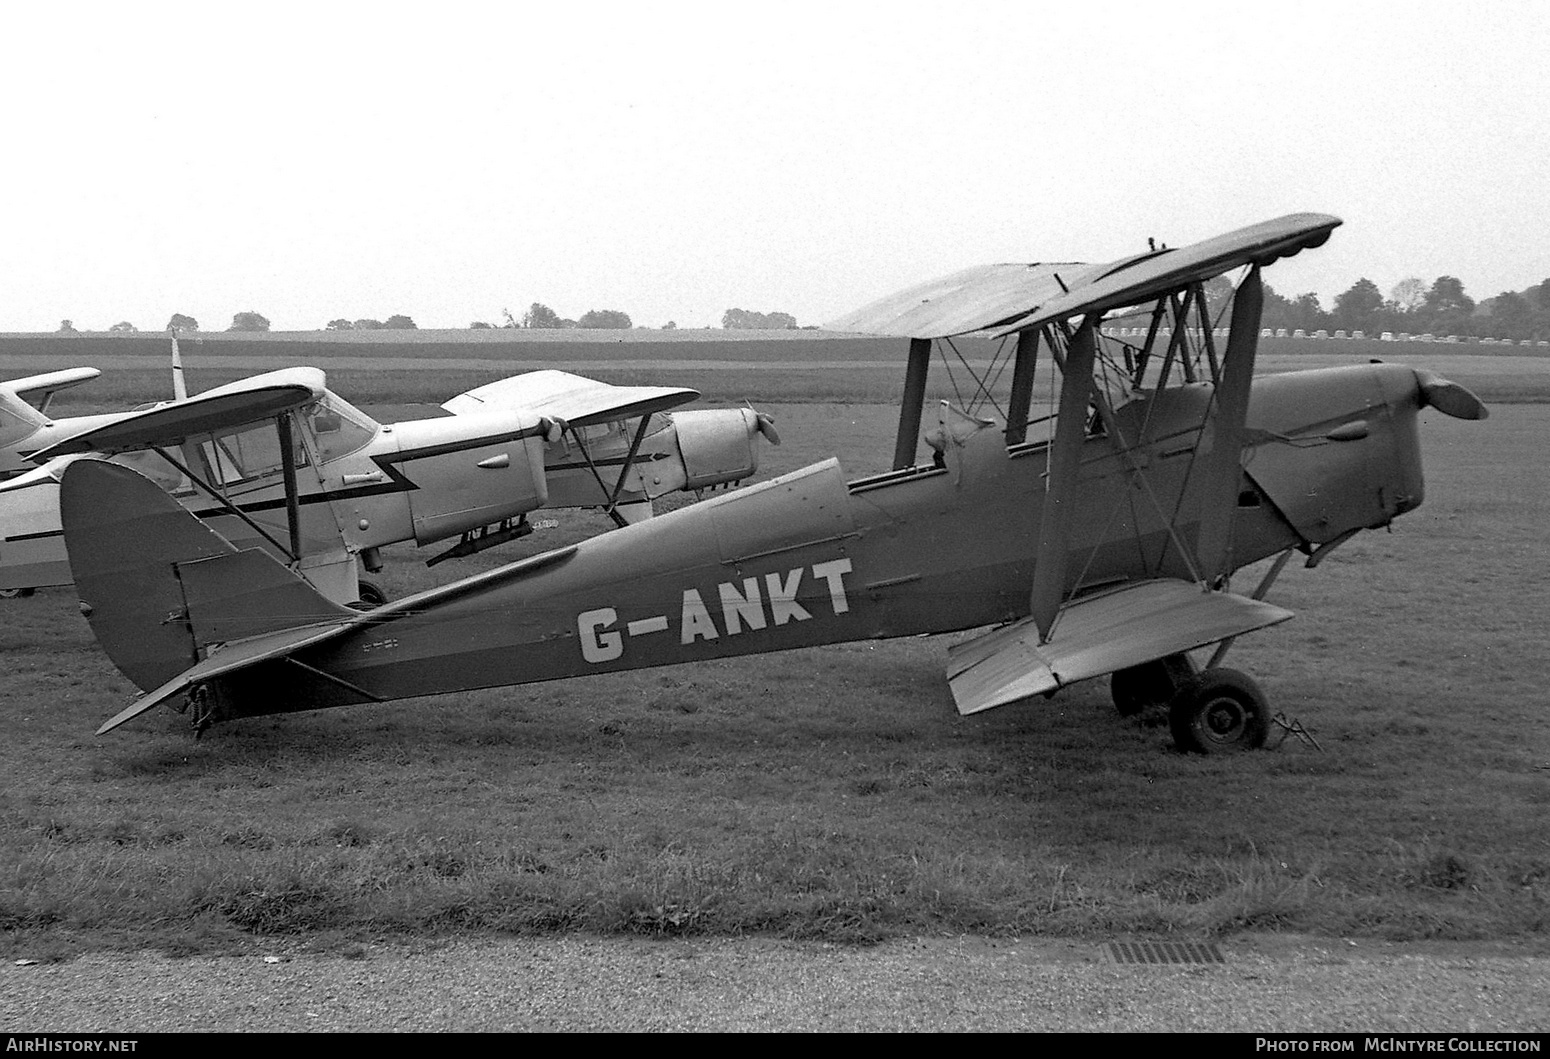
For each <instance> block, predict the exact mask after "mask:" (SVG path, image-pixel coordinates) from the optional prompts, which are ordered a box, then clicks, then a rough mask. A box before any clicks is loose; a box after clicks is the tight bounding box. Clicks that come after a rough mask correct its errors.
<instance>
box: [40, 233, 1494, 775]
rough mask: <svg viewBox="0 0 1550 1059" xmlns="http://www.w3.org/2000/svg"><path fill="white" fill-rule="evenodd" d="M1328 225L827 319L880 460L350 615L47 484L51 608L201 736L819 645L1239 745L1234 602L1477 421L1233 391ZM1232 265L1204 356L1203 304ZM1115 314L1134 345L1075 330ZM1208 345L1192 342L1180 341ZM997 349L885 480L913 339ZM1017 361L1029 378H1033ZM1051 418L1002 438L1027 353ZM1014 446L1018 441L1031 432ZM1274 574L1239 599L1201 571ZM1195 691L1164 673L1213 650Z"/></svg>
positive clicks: (106, 498) (144, 489)
mask: <svg viewBox="0 0 1550 1059" xmlns="http://www.w3.org/2000/svg"><path fill="white" fill-rule="evenodd" d="M1339 224H1340V221H1339V220H1338V219H1337V218H1335V217H1330V216H1325V215H1321V214H1295V215H1291V216H1287V217H1282V218H1279V219H1277V220H1273V221H1268V222H1265V223H1262V224H1258V225H1254V226H1252V227H1249V228H1245V229H1241V230H1239V231H1235V232H1231V233H1229V234H1227V235H1223V236H1219V237H1217V238H1214V239H1209V240H1207V241H1205V242H1202V243H1198V244H1195V245H1193V246H1188V247H1183V248H1180V249H1172V250H1169V249H1161V250H1153V251H1150V252H1147V253H1145V254H1141V255H1138V256H1134V257H1127V258H1124V259H1122V260H1119V261H1115V262H1111V263H1109V264H1106V265H1098V266H1092V265H1074V264H1067V263H1062V264H1058V265H1051V264H1040V265H999V266H990V267H988V268H985V269H978V270H972V271H970V272H967V273H959V274H957V275H955V276H951V277H948V278H947V279H945V280H942V281H939V282H937V283H933V284H929V285H926V286H924V287H921V288H916V289H913V290H910V291H906V292H904V293H903V294H901V295H899V296H897V297H894V298H891V299H885V300H884V301H883V302H880V303H877V304H875V305H873V306H870V307H868V308H867V309H865V310H862V311H860V312H858V313H856V314H853V315H851V316H849V317H846V318H844V319H843V320H841V321H838V322H837V323H836V325H835V326H838V327H841V328H848V329H853V330H860V331H865V332H870V333H874V334H886V335H895V336H898V337H901V338H908V339H909V349H910V352H909V359H908V369H907V372H906V383H905V395H904V401H903V403H902V413H901V417H900V425H899V432H898V437H897V444H896V454H895V461H894V463H895V466H894V469H892V470H891V471H888V472H885V473H883V474H880V475H875V476H872V477H867V478H862V479H860V480H856V481H850V482H847V481H846V479H845V477H844V475H843V473H842V472H841V470H840V467H839V464H838V462H837V461H835V460H832V459H831V460H827V461H825V462H822V463H818V464H815V465H813V466H810V467H807V468H804V469H801V470H798V471H794V472H792V473H789V474H786V475H783V476H781V477H778V478H775V479H773V480H770V481H767V482H764V483H762V484H759V485H755V486H752V487H749V488H745V489H742V490H739V491H736V492H732V493H726V494H723V495H719V496H715V497H712V498H710V499H708V500H706V501H704V502H702V503H699V504H694V505H691V506H688V507H684V508H681V509H679V510H677V511H673V512H670V513H667V514H665V515H663V516H661V517H658V518H655V519H652V520H650V521H646V522H641V523H638V524H635V525H631V526H628V527H626V528H623V529H620V530H618V531H616V532H612V533H607V534H602V535H600V536H598V537H594V538H592V539H590V540H586V541H583V542H581V543H579V544H575V545H571V546H569V547H564V548H559V549H556V550H553V551H549V552H546V553H543V554H539V555H535V556H532V557H530V558H527V559H525V560H523V561H520V562H516V563H513V564H510V565H508V566H505V567H503V568H500V569H496V570H491V571H488V572H486V573H482V574H479V575H476V576H474V577H470V578H467V579H464V580H462V581H459V582H456V583H453V584H449V585H446V586H443V587H440V588H435V589H431V590H429V591H426V592H423V593H420V594H418V595H415V596H411V597H407V598H405V599H401V600H398V601H395V602H392V603H388V604H387V605H385V606H383V607H380V608H378V609H377V610H374V611H371V612H369V613H357V612H353V611H351V610H348V609H346V608H344V607H340V606H337V605H335V604H333V603H331V602H330V601H329V600H327V599H325V598H324V597H323V596H322V595H320V594H319V593H318V592H317V591H316V590H315V589H313V588H312V587H311V586H309V585H308V584H307V583H306V582H305V581H304V580H302V579H301V578H299V577H297V576H296V574H295V573H294V572H293V571H291V570H289V569H287V568H286V567H285V566H284V565H283V564H282V563H279V562H277V561H275V559H274V558H273V557H272V556H271V555H269V554H268V553H266V552H264V551H262V550H258V549H253V548H244V547H241V546H240V545H239V544H237V543H236V542H233V541H231V540H228V539H227V538H225V537H223V536H222V535H221V534H220V533H218V532H216V530H215V529H214V528H212V527H211V526H209V525H207V524H204V523H201V522H200V521H199V520H198V519H196V518H194V517H192V516H191V515H190V514H189V513H188V512H187V511H185V510H184V509H183V508H181V507H179V506H178V505H177V504H176V503H175V502H174V501H173V500H172V498H171V497H169V496H168V494H167V493H166V492H165V491H164V490H162V489H160V488H158V487H157V486H156V485H155V484H154V483H152V482H151V481H149V480H148V479H147V478H146V477H145V476H143V475H142V474H140V473H139V472H138V471H137V470H135V469H134V468H131V467H126V466H122V465H116V464H113V463H110V462H104V461H102V460H98V459H82V460H78V461H76V462H74V463H72V464H71V465H70V466H69V467H68V468H67V469H66V470H65V473H64V476H63V484H62V488H61V505H62V510H63V515H64V527H65V540H66V544H67V546H68V548H69V553H70V560H71V563H72V565H73V567H74V569H75V572H76V583H77V586H78V589H79V592H80V598H81V603H82V609H83V611H84V612H85V613H86V615H87V617H88V620H89V621H90V622H91V625H92V629H93V631H94V632H95V634H96V636H97V639H98V641H99V643H100V644H101V645H102V647H103V649H104V650H105V651H106V652H107V654H108V655H109V656H110V657H111V658H112V660H113V661H114V662H115V663H116V664H117V665H118V667H119V669H120V670H122V671H123V672H124V673H125V674H126V675H127V676H128V677H129V678H130V679H131V680H132V681H134V682H135V683H136V684H137V685H138V686H139V687H141V688H142V689H145V694H144V695H143V696H141V697H140V698H139V699H138V701H136V702H135V703H133V704H132V705H130V706H129V707H128V708H126V709H125V710H123V711H122V712H120V713H119V714H118V715H116V716H115V717H113V718H111V719H110V720H108V721H107V722H106V723H105V724H104V725H102V727H101V729H99V731H100V732H106V731H108V730H110V729H113V728H115V727H117V726H118V725H121V724H123V723H124V722H126V721H128V720H129V719H131V718H133V717H136V716H139V715H141V714H143V713H145V712H146V711H148V710H150V709H152V708H154V707H156V706H158V705H161V704H164V703H165V704H169V705H171V706H173V707H175V708H180V709H186V710H187V711H188V712H189V713H190V714H191V719H192V724H193V727H194V730H195V732H196V733H198V732H199V731H202V730H204V729H205V728H206V727H208V726H209V725H210V724H212V723H215V722H218V721H228V720H231V719H234V718H240V717H246V716H253V715H258V714H271V713H283V712H288V711H297V710H307V709H315V708H319V707H328V706H339V705H347V704H358V703H372V702H381V701H384V700H389V699H397V698H403V697H407V696H415V695H431V694H443V693H448V692H455V691H460V690H465V689H472V688H481V687H492V686H499V685H511V684H522V683H528V682H533V681H543V680H552V679H556V678H561V677H572V676H577V675H582V674H590V673H606V672H614V671H618V670H626V669H635V668H640V667H647V666H659V665H667V664H671V663H680V662H691V661H697V660H703V659H714V658H726V657H731V656H737V655H745V654H754V653H759V652H767V651H778V650H784V649H788V648H796V647H808V646H814V645H819V644H829V643H836V642H840V641H853V640H865V639H876V638H885V637H897V636H914V635H919V634H927V633H949V632H960V631H967V630H976V629H979V630H986V631H982V632H980V633H979V634H978V635H975V636H973V637H972V638H970V639H967V640H965V641H963V642H960V643H957V644H955V645H953V646H952V647H951V648H950V649H949V651H948V662H947V679H948V685H949V687H950V689H951V692H952V696H953V698H954V699H955V700H956V703H957V707H958V709H959V710H960V711H961V712H963V713H966V714H972V713H977V712H979V711H982V710H987V709H990V708H992V707H997V706H1002V705H1006V704H1009V703H1013V702H1019V701H1023V700H1027V699H1030V698H1031V697H1034V696H1039V695H1047V694H1051V693H1054V692H1057V691H1058V690H1060V689H1061V688H1064V687H1066V686H1068V685H1070V684H1072V683H1075V682H1077V681H1081V680H1087V679H1091V678H1097V677H1103V676H1110V677H1111V687H1112V690H1113V695H1114V699H1115V702H1116V705H1117V706H1119V707H1120V708H1121V709H1123V710H1126V711H1130V710H1134V709H1137V708H1140V707H1142V706H1145V705H1147V704H1158V705H1165V706H1166V709H1167V710H1168V714H1169V718H1170V723H1171V728H1172V731H1173V735H1174V738H1175V740H1176V742H1177V743H1178V744H1179V746H1180V747H1181V748H1184V749H1188V750H1196V751H1217V750H1228V749H1238V748H1246V747H1254V746H1258V745H1260V744H1262V743H1263V741H1264V739H1265V735H1266V732H1267V729H1268V727H1269V724H1270V712H1269V709H1270V708H1269V705H1268V702H1267V700H1266V697H1265V695H1264V693H1263V692H1262V691H1261V690H1260V689H1259V687H1258V686H1257V684H1256V683H1255V682H1254V681H1253V680H1252V679H1251V678H1250V677H1248V676H1247V675H1245V674H1242V673H1239V672H1237V671H1235V670H1231V669H1227V668H1224V667H1222V666H1221V665H1220V662H1221V661H1222V657H1223V655H1224V654H1225V652H1226V650H1227V648H1228V647H1229V646H1230V645H1231V644H1232V643H1233V641H1234V640H1235V638H1237V637H1239V636H1241V635H1243V634H1245V633H1249V632H1252V631H1255V630H1258V629H1262V628H1265V627H1267V626H1271V625H1274V624H1276V623H1278V622H1282V621H1285V620H1286V619H1288V618H1290V617H1291V613H1290V612H1289V611H1287V610H1285V609H1283V608H1281V607H1278V606H1275V605H1274V604H1272V603H1270V602H1268V601H1266V599H1265V598H1264V597H1265V595H1266V593H1267V591H1268V590H1269V588H1270V586H1271V583H1272V582H1273V581H1274V579H1275V577H1276V575H1277V574H1278V573H1279V572H1280V570H1281V569H1282V567H1283V566H1284V565H1285V563H1286V562H1287V560H1288V559H1289V558H1290V557H1291V556H1292V555H1294V554H1298V553H1301V554H1303V555H1304V556H1305V557H1306V559H1307V562H1308V564H1309V565H1316V564H1317V563H1318V562H1319V561H1321V560H1322V559H1323V558H1324V557H1325V556H1326V555H1328V554H1329V552H1330V551H1331V550H1332V549H1333V548H1336V547H1338V546H1339V545H1340V544H1341V543H1342V542H1343V541H1346V540H1349V539H1350V538H1351V537H1352V536H1353V535H1355V534H1357V533H1359V532H1360V531H1362V530H1364V529H1372V528H1377V527H1382V526H1386V525H1388V524H1389V523H1390V522H1391V521H1392V520H1393V519H1394V518H1396V517H1398V516H1399V515H1402V514H1404V513H1406V512H1408V511H1411V510H1414V509H1415V508H1416V507H1417V506H1418V505H1419V504H1420V503H1421V501H1422V497H1423V488H1424V487H1423V478H1422V470H1421V452H1420V439H1419V429H1418V419H1419V413H1420V412H1421V410H1422V409H1423V408H1427V407H1431V408H1435V409H1437V410H1439V411H1441V412H1444V413H1446V414H1448V415H1452V416H1457V417H1460V418H1465V419H1479V418H1483V417H1484V416H1485V415H1486V410H1485V407H1484V406H1483V405H1482V404H1481V403H1480V401H1479V400H1478V399H1477V398H1475V396H1474V395H1473V394H1471V393H1470V392H1469V391H1468V390H1466V389H1464V388H1463V387H1460V386H1457V385H1455V384H1453V383H1451V382H1448V381H1447V380H1444V379H1441V378H1438V377H1436V376H1434V375H1431V374H1430V373H1428V372H1424V371H1417V370H1413V369H1411V368H1408V367H1404V366H1401V365H1396V364H1380V363H1371V364H1366V365H1361V366H1355V367H1347V368H1333V369H1324V370H1315V371H1304V372H1295V373H1289V374H1285V375H1272V376H1266V377H1261V378H1258V379H1255V378H1254V361H1255V353H1256V347H1257V340H1258V337H1259V330H1260V327H1259V325H1260V315H1261V306H1262V301H1263V296H1262V282H1261V278H1260V274H1261V270H1262V269H1264V268H1265V267H1267V266H1269V265H1271V264H1273V263H1274V262H1275V261H1277V260H1279V259H1280V258H1283V257H1287V256H1290V255H1292V254H1296V253H1298V252H1301V251H1303V250H1305V249H1309V248H1312V247H1317V246H1319V245H1321V244H1323V243H1324V242H1325V241H1326V240H1327V239H1328V238H1329V235H1330V233H1331V232H1332V231H1333V230H1334V228H1335V227H1336V226H1338V225H1339ZM1228 272H1241V273H1242V275H1241V277H1240V278H1239V280H1238V282H1237V285H1236V291H1235V294H1234V295H1233V300H1232V306H1231V321H1230V326H1229V328H1228V329H1227V333H1226V336H1225V340H1224V342H1223V343H1222V345H1221V347H1220V348H1217V346H1216V345H1215V343H1214V341H1213V338H1214V335H1213V334H1212V333H1213V332H1214V330H1215V328H1213V327H1209V326H1194V325H1195V324H1197V323H1199V322H1200V321H1202V320H1204V317H1205V309H1204V306H1205V304H1206V303H1205V299H1204V284H1205V283H1206V281H1208V280H1211V279H1213V278H1214V277H1216V276H1218V275H1223V274H1226V273H1228ZM1119 312H1137V313H1139V314H1140V317H1141V318H1142V319H1145V320H1146V321H1147V326H1146V328H1145V331H1146V334H1145V336H1144V338H1142V339H1141V340H1140V341H1136V342H1131V341H1119V340H1114V339H1111V338H1110V337H1109V336H1106V335H1105V334H1104V329H1103V322H1104V320H1105V317H1106V316H1107V315H1109V314H1114V313H1119ZM1207 322H1209V321H1207ZM967 334H990V335H996V336H1002V338H1003V340H1004V341H1005V342H1006V343H1008V344H1010V346H1011V353H1010V357H1011V360H1012V364H1011V370H1012V372H1013V379H1012V385H1011V395H1010V397H1009V399H1008V407H1007V408H1006V410H1005V412H1006V415H1005V417H1004V422H1002V423H999V424H998V423H995V422H994V421H991V420H988V419H984V418H980V417H977V416H969V415H967V414H965V413H964V412H962V411H959V410H957V409H951V408H945V407H944V408H943V409H942V410H941V411H940V412H939V413H938V415H937V422H936V424H935V426H934V427H933V428H932V429H931V431H930V438H929V440H930V443H931V446H932V448H933V450H934V453H933V456H932V458H931V459H930V460H929V461H928V462H923V463H922V462H917V461H916V459H915V451H916V448H917V440H916V439H917V435H918V434H919V433H920V430H921V420H922V417H923V406H924V394H925V381H926V376H927V372H928V369H929V363H930V360H929V356H930V351H931V348H932V345H933V343H935V342H939V341H950V340H951V339H952V338H953V337H954V336H958V335H967ZM1041 351H1042V356H1041ZM1041 359H1042V360H1044V361H1046V362H1048V363H1050V364H1052V365H1053V370H1054V372H1056V373H1058V375H1059V381H1060V386H1059V389H1058V397H1053V396H1052V400H1053V402H1054V404H1055V415H1054V418H1053V420H1052V422H1050V423H1048V424H1045V425H1043V426H1040V427H1039V429H1038V430H1037V431H1036V433H1038V434H1039V435H1040V436H1038V437H1035V438H1033V439H1030V438H1029V436H1028V435H1029V433H1030V429H1031V428H1032V427H1033V426H1034V423H1035V420H1034V419H1033V418H1032V417H1031V408H1030V395H1031V394H1032V393H1033V392H1034V389H1035V388H1034V378H1035V372H1036V369H1037V366H1038V363H1039V362H1040V360H1041ZM1046 428H1047V429H1046ZM1267 559H1274V562H1273V563H1272V564H1271V565H1270V569H1269V572H1268V573H1267V574H1266V575H1265V576H1264V577H1263V578H1262V579H1261V580H1260V582H1259V584H1258V585H1257V586H1256V587H1255V588H1254V589H1253V590H1252V591H1251V592H1249V593H1248V594H1241V593H1237V592H1234V591H1232V590H1231V585H1230V578H1231V575H1232V574H1233V572H1234V571H1236V570H1239V569H1241V568H1243V567H1245V566H1247V565H1249V564H1252V563H1257V562H1260V561H1261V560H1267ZM1213 646H1214V650H1213V652H1212V656H1211V657H1210V659H1209V660H1208V661H1207V662H1206V664H1205V665H1204V666H1203V667H1197V665H1196V663H1195V661H1194V660H1193V656H1192V655H1191V654H1190V652H1192V651H1196V652H1199V651H1201V650H1202V649H1205V648H1212V647H1213Z"/></svg>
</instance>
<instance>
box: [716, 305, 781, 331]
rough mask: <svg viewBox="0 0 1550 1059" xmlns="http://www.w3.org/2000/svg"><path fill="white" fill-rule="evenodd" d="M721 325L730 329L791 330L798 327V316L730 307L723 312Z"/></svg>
mask: <svg viewBox="0 0 1550 1059" xmlns="http://www.w3.org/2000/svg"><path fill="white" fill-rule="evenodd" d="M721 326H722V327H724V328H726V329H727V330H728V331H791V330H795V329H796V326H797V318H796V317H795V316H792V315H791V314H790V313H756V312H752V311H750V310H748V309H728V310H727V311H726V312H724V313H722V314H721Z"/></svg>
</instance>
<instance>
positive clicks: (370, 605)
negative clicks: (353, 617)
mask: <svg viewBox="0 0 1550 1059" xmlns="http://www.w3.org/2000/svg"><path fill="white" fill-rule="evenodd" d="M358 591H359V592H360V597H361V598H360V599H358V600H356V601H355V602H354V603H351V604H350V606H352V607H354V608H355V609H356V610H376V609H377V608H378V607H380V606H382V604H384V603H386V602H387V601H388V598H387V593H386V592H384V591H382V588H381V586H379V585H378V584H377V583H376V582H375V581H367V580H366V579H365V578H362V579H361V582H360V588H359V589H358Z"/></svg>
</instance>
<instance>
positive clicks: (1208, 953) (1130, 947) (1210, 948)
mask: <svg viewBox="0 0 1550 1059" xmlns="http://www.w3.org/2000/svg"><path fill="white" fill-rule="evenodd" d="M1109 957H1110V958H1111V959H1113V961H1114V962H1115V963H1226V962H1227V961H1226V960H1224V959H1223V958H1222V950H1221V949H1219V948H1217V947H1216V944H1215V943H1214V942H1209V941H1207V942H1193V941H1111V942H1109Z"/></svg>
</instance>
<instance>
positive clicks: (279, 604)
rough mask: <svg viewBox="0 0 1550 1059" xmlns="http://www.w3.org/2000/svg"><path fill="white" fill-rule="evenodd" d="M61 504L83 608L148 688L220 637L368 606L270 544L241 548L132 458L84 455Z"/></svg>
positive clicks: (337, 618)
mask: <svg viewBox="0 0 1550 1059" xmlns="http://www.w3.org/2000/svg"><path fill="white" fill-rule="evenodd" d="M59 508H60V515H61V517H62V521H63V523H64V536H65V548H66V550H67V551H68V553H69V556H70V566H71V569H72V570H73V571H74V574H75V583H76V588H77V591H78V592H79V594H80V598H81V609H82V611H83V612H84V613H85V614H86V616H87V620H88V621H89V622H90V623H91V627H92V632H93V633H94V634H95V635H96V637H97V640H98V642H99V643H100V644H101V645H102V648H103V650H104V651H105V652H107V654H108V657H110V658H111V659H112V660H113V663H114V664H115V665H116V666H118V668H119V669H120V670H121V671H122V672H123V673H124V675H125V676H127V677H129V679H130V680H132V681H134V682H135V684H136V685H138V686H139V687H140V688H142V689H145V690H150V689H153V688H157V687H158V686H160V685H163V684H165V683H166V682H168V681H169V680H172V679H173V678H175V677H176V676H177V675H178V674H180V673H183V672H184V671H185V670H188V669H190V668H191V667H193V666H194V665H196V663H199V662H201V660H203V659H204V658H205V657H206V655H207V654H208V651H209V649H210V648H212V647H213V646H218V645H220V644H224V643H227V642H230V641H235V640H246V639H249V638H252V637H257V636H263V635H267V634H275V633H285V632H286V631H288V630H298V634H300V630H304V629H305V630H313V629H316V628H317V627H318V626H320V625H335V624H339V623H346V622H348V621H350V620H351V619H352V618H354V617H356V616H357V615H356V613H355V612H354V611H351V610H348V609H346V608H344V607H341V606H338V605H337V604H335V603H332V602H330V601H329V600H328V599H326V598H325V597H324V596H322V595H321V594H320V593H319V592H318V591H317V590H316V589H314V588H313V587H312V586H311V585H309V584H308V583H307V582H306V581H305V580H303V579H302V578H301V577H299V576H298V575H296V574H295V573H293V572H292V571H290V570H289V569H287V568H286V567H285V566H283V565H281V564H280V563H279V562H277V561H276V560H275V559H274V558H273V557H271V556H270V555H269V554H268V553H266V552H263V551H260V550H257V549H250V550H239V549H237V548H236V547H234V546H233V545H232V544H231V543H230V542H229V541H227V540H226V538H224V537H222V536H221V535H220V534H218V533H216V532H215V531H214V530H212V529H210V528H209V527H208V526H206V525H205V524H204V523H203V522H201V521H200V520H199V519H198V518H197V517H196V516H194V515H193V514H192V513H190V512H189V511H188V510H186V509H185V508H184V507H183V506H182V505H181V504H179V503H178V502H177V501H176V500H174V499H173V498H172V497H171V496H169V495H168V494H167V493H165V492H164V491H162V489H161V488H160V487H159V486H157V485H156V483H154V482H152V481H151V480H150V479H148V478H146V477H145V476H144V475H142V474H140V473H138V472H136V471H133V470H131V469H130V468H128V467H124V466H121V465H119V464H116V463H109V462H107V461H106V460H100V459H90V458H87V459H78V460H75V461H74V462H72V463H71V464H70V466H69V467H67V468H66V469H65V473H64V475H63V478H62V480H61V482H60V490H59Z"/></svg>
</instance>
